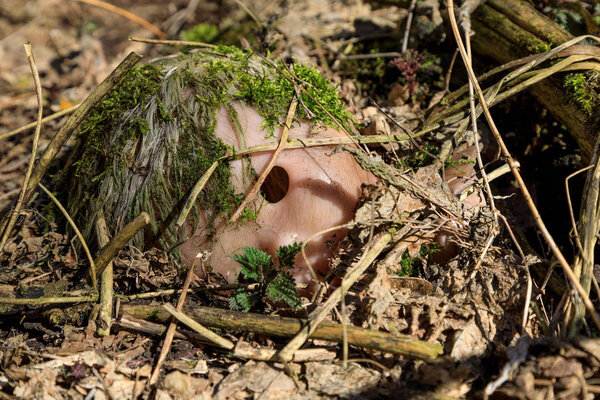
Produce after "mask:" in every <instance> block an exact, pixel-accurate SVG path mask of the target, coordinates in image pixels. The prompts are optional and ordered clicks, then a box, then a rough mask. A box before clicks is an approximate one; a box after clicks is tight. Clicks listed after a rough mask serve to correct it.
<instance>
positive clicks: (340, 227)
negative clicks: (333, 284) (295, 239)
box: [300, 222, 356, 300]
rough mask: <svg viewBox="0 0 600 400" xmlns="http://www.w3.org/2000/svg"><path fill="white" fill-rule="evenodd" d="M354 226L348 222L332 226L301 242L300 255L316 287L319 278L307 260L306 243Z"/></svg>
mask: <svg viewBox="0 0 600 400" xmlns="http://www.w3.org/2000/svg"><path fill="white" fill-rule="evenodd" d="M354 225H356V223H355V222H349V223H347V224H343V225H337V226H332V227H331V228H327V229H324V230H322V231H319V232H316V233H313V234H312V235H311V236H310V237H309V238H308V239H306V240H305V241H303V242H302V247H301V248H300V253H302V259H303V260H304V263H305V264H306V266H307V267H308V270H309V272H310V275H311V277H312V279H313V281H314V282H315V283H316V284H317V285H320V284H321V283H322V282H320V281H319V277H318V276H317V274H316V273H315V270H314V268H313V266H312V263H311V262H310V261H309V259H308V255H307V254H306V246H308V243H310V242H311V241H312V240H313V239H314V238H316V237H317V236H321V235H324V234H326V233H329V232H333V231H337V230H338V229H346V228H351V227H353V226H354ZM324 284H325V285H327V282H324ZM318 292H319V291H318V290H315V296H314V297H313V300H314V299H315V298H316V296H317V294H318Z"/></svg>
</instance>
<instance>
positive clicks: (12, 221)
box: [0, 42, 44, 252]
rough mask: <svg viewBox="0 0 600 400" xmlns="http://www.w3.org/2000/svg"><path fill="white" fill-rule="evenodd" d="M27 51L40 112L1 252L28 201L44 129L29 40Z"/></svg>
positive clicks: (0, 243)
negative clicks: (23, 177) (27, 195)
mask: <svg viewBox="0 0 600 400" xmlns="http://www.w3.org/2000/svg"><path fill="white" fill-rule="evenodd" d="M24 47H25V53H26V54H27V61H29V68H30V69H31V74H32V75H33V82H34V84H35V95H36V99H37V105H38V112H37V122H36V123H35V134H34V135H33V146H32V148H31V157H30V158H29V165H28V167H27V172H26V173H25V179H24V180H23V186H22V187H21V192H20V193H19V198H18V199H17V204H16V205H15V208H13V209H12V211H11V213H10V217H9V219H8V223H7V225H6V228H5V229H4V232H2V231H0V233H3V234H2V238H1V239H0V252H2V250H3V249H4V246H5V245H6V241H7V240H8V237H9V236H10V233H11V231H12V229H13V228H14V226H15V223H16V222H17V217H18V216H19V212H20V211H21V208H23V204H24V203H25V202H26V199H25V193H26V192H27V185H28V184H29V179H30V178H31V173H32V171H33V165H34V164H35V157H36V154H37V148H38V143H39V140H40V132H41V130H42V114H43V111H44V110H43V105H42V104H43V100H42V85H41V83H40V75H39V74H38V70H37V65H36V64H35V59H34V57H33V52H32V50H31V43H29V42H27V43H25V44H24Z"/></svg>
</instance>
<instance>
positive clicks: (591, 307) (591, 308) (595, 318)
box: [448, 0, 600, 329]
mask: <svg viewBox="0 0 600 400" xmlns="http://www.w3.org/2000/svg"><path fill="white" fill-rule="evenodd" d="M448 11H449V17H450V22H451V25H452V32H453V34H454V38H455V39H456V42H457V44H458V48H459V51H460V55H461V57H462V59H463V62H464V64H465V66H466V69H467V73H468V75H469V80H470V81H471V82H472V83H473V86H474V87H475V90H476V92H477V96H478V98H479V102H480V106H481V107H482V109H483V114H484V116H485V119H486V121H487V122H488V125H489V126H490V129H491V131H492V134H493V135H494V138H495V139H496V142H497V143H498V145H499V146H500V149H501V151H502V155H503V156H504V157H505V158H506V161H507V163H508V165H509V166H510V169H511V171H512V173H513V175H514V177H515V179H516V181H517V184H518V185H519V189H520V190H521V193H522V194H523V197H524V198H525V202H526V203H527V206H528V207H529V209H530V211H531V214H532V215H533V218H534V220H535V222H536V225H537V226H538V228H539V230H540V231H541V233H542V235H543V237H544V239H545V240H546V243H547V244H548V246H549V247H550V249H551V250H552V253H553V254H554V256H555V257H556V258H557V260H558V262H559V263H560V266H561V267H562V269H563V271H564V272H565V274H566V275H567V278H568V279H569V282H570V283H571V284H572V285H573V286H574V287H575V289H576V290H577V292H578V293H579V295H580V296H581V298H582V299H583V302H584V304H585V307H586V308H587V310H588V312H589V313H590V316H591V317H592V319H593V321H594V323H595V324H596V327H597V328H598V329H600V316H599V315H598V313H597V312H596V310H595V308H594V305H593V304H592V302H591V301H590V298H589V296H588V295H587V294H586V292H585V290H584V288H583V287H582V286H581V283H580V282H579V280H578V279H577V277H576V276H575V274H574V273H573V270H572V269H571V267H570V266H569V263H568V262H567V260H566V259H565V257H564V256H563V254H562V252H561V251H560V249H559V248H558V245H557V244H556V242H555V241H554V239H553V238H552V235H550V232H549V231H548V229H547V228H546V224H544V221H543V220H542V217H541V216H540V213H539V211H538V209H537V207H536V206H535V204H534V202H533V199H532V198H531V194H530V193H529V190H528V189H527V186H526V185H525V182H524V181H523V178H522V177H521V174H520V173H519V170H518V168H517V167H516V165H515V161H514V159H513V158H512V156H511V154H510V152H509V151H508V148H507V147H506V144H505V143H504V140H503V139H502V136H500V132H499V131H498V128H497V127H496V124H495V122H494V120H493V118H492V116H491V114H490V111H489V108H488V107H487V102H486V99H485V97H484V95H483V92H482V90H481V87H480V86H479V83H478V82H477V78H476V77H475V73H474V72H473V68H472V66H471V63H470V62H469V58H468V57H467V52H466V50H465V47H464V45H463V43H462V39H461V36H460V33H459V32H458V26H457V24H456V18H455V16H454V2H453V0H448Z"/></svg>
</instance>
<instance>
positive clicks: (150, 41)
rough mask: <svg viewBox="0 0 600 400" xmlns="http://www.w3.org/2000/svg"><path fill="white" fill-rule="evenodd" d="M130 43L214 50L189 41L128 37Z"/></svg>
mask: <svg viewBox="0 0 600 400" xmlns="http://www.w3.org/2000/svg"><path fill="white" fill-rule="evenodd" d="M129 41H130V42H139V43H148V44H166V45H168V46H194V47H209V48H211V49H214V48H215V47H217V46H215V45H214V44H210V43H203V42H191V41H189V40H166V39H144V38H138V37H129Z"/></svg>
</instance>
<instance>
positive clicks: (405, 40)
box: [402, 0, 417, 54]
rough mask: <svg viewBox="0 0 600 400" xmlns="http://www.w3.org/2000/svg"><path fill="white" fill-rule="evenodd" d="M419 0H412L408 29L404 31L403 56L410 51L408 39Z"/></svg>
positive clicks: (407, 18) (407, 19)
mask: <svg viewBox="0 0 600 400" xmlns="http://www.w3.org/2000/svg"><path fill="white" fill-rule="evenodd" d="M416 4H417V0H411V2H410V5H409V6H408V15H407V16H406V28H405V29H404V37H403V38H402V54H404V53H406V50H407V49H408V37H409V36H410V26H411V25H412V19H413V13H414V11H415V5H416Z"/></svg>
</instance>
